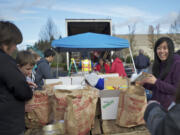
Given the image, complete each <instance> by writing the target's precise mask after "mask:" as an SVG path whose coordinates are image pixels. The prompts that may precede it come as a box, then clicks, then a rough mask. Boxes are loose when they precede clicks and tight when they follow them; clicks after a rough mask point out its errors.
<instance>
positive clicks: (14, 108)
mask: <svg viewBox="0 0 180 135" xmlns="http://www.w3.org/2000/svg"><path fill="white" fill-rule="evenodd" d="M21 42H22V34H21V32H20V30H19V29H18V28H17V27H16V26H15V25H14V24H12V23H10V22H6V21H0V63H1V66H0V135H23V132H24V129H25V120H24V117H25V115H24V114H25V101H27V100H29V99H31V97H32V90H31V88H30V87H29V85H28V83H27V82H26V79H25V76H24V75H23V74H22V73H21V71H20V70H19V69H18V67H17V64H16V62H15V60H14V59H13V58H12V57H11V54H12V53H13V52H14V50H15V49H16V45H17V44H19V43H21Z"/></svg>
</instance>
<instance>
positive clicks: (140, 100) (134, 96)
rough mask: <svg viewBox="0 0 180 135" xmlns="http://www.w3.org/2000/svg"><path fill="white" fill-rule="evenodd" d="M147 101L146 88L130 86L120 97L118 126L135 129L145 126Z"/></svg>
mask: <svg viewBox="0 0 180 135" xmlns="http://www.w3.org/2000/svg"><path fill="white" fill-rule="evenodd" d="M146 105H147V100H146V94H145V91H144V88H143V87H141V86H133V85H132V86H130V87H129V88H128V89H127V90H126V91H122V92H121V93H120V97H119V105H118V113H117V119H116V124H118V125H119V126H122V127H133V126H137V125H141V124H144V119H143V116H144V111H145V109H146Z"/></svg>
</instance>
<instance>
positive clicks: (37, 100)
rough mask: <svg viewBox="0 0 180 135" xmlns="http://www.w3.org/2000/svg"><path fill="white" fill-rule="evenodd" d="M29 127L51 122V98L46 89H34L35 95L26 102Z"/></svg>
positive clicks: (26, 117)
mask: <svg viewBox="0 0 180 135" xmlns="http://www.w3.org/2000/svg"><path fill="white" fill-rule="evenodd" d="M25 112H26V115H25V122H26V127H27V128H38V127H41V126H43V125H46V124H47V123H48V122H49V113H50V106H49V99H48V94H47V93H46V91H34V93H33V97H32V99H31V100H30V101H28V102H27V103H26V104H25Z"/></svg>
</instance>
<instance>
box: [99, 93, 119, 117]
mask: <svg viewBox="0 0 180 135" xmlns="http://www.w3.org/2000/svg"><path fill="white" fill-rule="evenodd" d="M119 94H120V90H102V91H100V93H99V95H100V101H101V118H102V120H113V119H116V117H117V110H118V103H119Z"/></svg>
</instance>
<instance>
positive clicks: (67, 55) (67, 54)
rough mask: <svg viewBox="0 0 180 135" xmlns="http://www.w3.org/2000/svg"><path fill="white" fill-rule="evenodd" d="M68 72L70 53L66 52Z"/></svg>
mask: <svg viewBox="0 0 180 135" xmlns="http://www.w3.org/2000/svg"><path fill="white" fill-rule="evenodd" d="M66 64H67V71H69V52H66Z"/></svg>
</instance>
